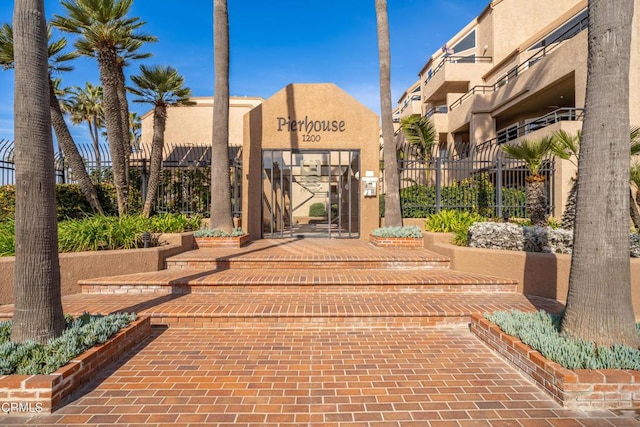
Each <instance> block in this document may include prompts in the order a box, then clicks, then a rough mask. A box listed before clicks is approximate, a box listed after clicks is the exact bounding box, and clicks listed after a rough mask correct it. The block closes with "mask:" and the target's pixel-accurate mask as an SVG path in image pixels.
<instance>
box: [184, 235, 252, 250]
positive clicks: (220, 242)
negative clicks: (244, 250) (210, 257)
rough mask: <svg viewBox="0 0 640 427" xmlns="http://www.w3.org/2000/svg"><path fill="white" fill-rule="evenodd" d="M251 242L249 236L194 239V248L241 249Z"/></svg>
mask: <svg viewBox="0 0 640 427" xmlns="http://www.w3.org/2000/svg"><path fill="white" fill-rule="evenodd" d="M250 240H251V238H250V236H249V235H248V234H243V235H242V236H235V237H194V238H193V248H194V249H200V248H221V247H223V248H241V247H243V246H245V245H246V244H247V243H249V241H250Z"/></svg>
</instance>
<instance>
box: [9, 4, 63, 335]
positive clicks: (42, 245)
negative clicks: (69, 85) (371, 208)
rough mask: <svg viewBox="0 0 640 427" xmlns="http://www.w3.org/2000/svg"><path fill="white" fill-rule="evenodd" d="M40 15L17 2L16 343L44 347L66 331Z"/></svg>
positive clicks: (38, 9)
mask: <svg viewBox="0 0 640 427" xmlns="http://www.w3.org/2000/svg"><path fill="white" fill-rule="evenodd" d="M44 16H45V14H44V0H16V1H15V8H14V15H13V28H14V58H15V83H14V84H15V92H14V93H15V95H14V119H15V120H14V126H15V163H16V212H15V217H16V221H15V242H16V256H15V270H14V304H15V306H14V315H13V325H12V329H11V340H12V341H15V342H23V341H25V340H28V339H32V340H36V341H39V342H46V341H47V340H49V339H51V338H55V337H57V336H59V335H60V334H61V333H62V330H63V329H64V317H63V315H62V299H61V295H60V267H59V262H58V230H57V220H56V200H55V172H54V166H53V158H54V156H53V141H52V137H51V113H50V111H49V107H48V106H49V71H48V58H47V56H48V55H47V32H46V28H45V21H44Z"/></svg>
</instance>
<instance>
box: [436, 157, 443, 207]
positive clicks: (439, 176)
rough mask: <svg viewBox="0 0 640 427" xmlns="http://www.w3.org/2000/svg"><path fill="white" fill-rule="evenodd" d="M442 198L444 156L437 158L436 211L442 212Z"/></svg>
mask: <svg viewBox="0 0 640 427" xmlns="http://www.w3.org/2000/svg"><path fill="white" fill-rule="evenodd" d="M441 198H442V157H441V156H440V155H438V157H437V158H436V213H438V212H440V206H441V202H442V200H441Z"/></svg>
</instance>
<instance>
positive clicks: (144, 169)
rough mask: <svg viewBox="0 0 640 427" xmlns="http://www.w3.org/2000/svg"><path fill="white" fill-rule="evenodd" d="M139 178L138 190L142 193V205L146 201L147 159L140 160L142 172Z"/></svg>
mask: <svg viewBox="0 0 640 427" xmlns="http://www.w3.org/2000/svg"><path fill="white" fill-rule="evenodd" d="M140 178H141V181H142V182H141V185H142V188H141V189H140V191H141V193H142V203H143V204H144V202H145V201H146V200H147V159H142V170H141V172H140Z"/></svg>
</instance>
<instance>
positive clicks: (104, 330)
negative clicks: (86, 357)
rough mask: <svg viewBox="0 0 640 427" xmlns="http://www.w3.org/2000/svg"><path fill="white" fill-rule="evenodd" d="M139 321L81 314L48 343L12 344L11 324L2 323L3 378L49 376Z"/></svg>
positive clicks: (125, 315) (0, 357) (0, 362)
mask: <svg viewBox="0 0 640 427" xmlns="http://www.w3.org/2000/svg"><path fill="white" fill-rule="evenodd" d="M135 319H136V315H135V314H128V313H117V314H110V315H108V316H90V315H88V314H85V315H82V316H80V317H79V318H77V319H74V320H73V321H71V322H69V321H67V327H66V329H65V331H64V332H63V333H62V335H61V336H60V337H58V338H55V339H53V340H51V341H49V342H48V343H47V344H44V345H43V344H38V343H36V342H34V341H26V342H24V343H23V344H17V343H14V342H11V341H9V338H10V336H11V322H0V375H12V374H18V375H38V374H50V373H52V372H54V371H55V370H56V369H58V368H60V367H61V366H64V365H66V364H67V363H68V362H69V361H70V360H71V359H73V358H74V357H76V356H78V355H79V354H81V353H83V352H84V351H86V350H87V349H89V348H91V347H93V346H95V345H98V344H102V343H104V342H105V341H107V340H108V339H109V337H111V336H112V335H113V334H115V333H116V332H118V331H119V330H120V329H122V328H125V327H126V326H128V325H129V323H131V322H132V321H134V320H135Z"/></svg>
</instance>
